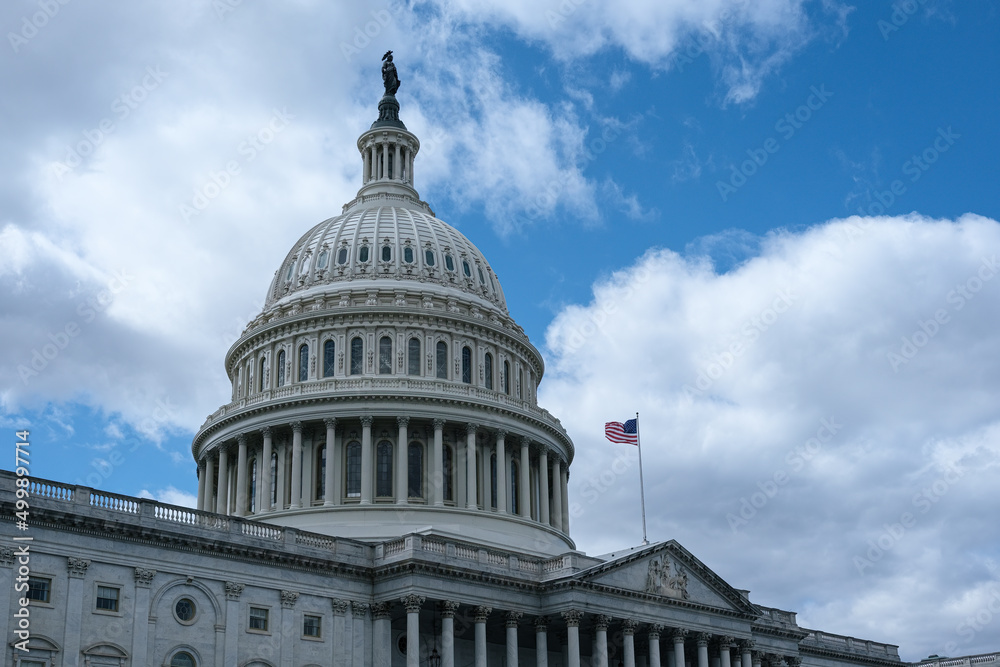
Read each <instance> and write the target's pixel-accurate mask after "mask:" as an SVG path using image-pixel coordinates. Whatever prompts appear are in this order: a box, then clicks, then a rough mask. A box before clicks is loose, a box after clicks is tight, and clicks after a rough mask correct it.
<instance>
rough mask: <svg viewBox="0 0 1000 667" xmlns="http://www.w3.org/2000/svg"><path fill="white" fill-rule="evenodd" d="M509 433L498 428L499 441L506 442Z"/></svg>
mask: <svg viewBox="0 0 1000 667" xmlns="http://www.w3.org/2000/svg"><path fill="white" fill-rule="evenodd" d="M508 433H510V431H508V430H507V429H505V428H498V429H497V440H506V438H507V434H508Z"/></svg>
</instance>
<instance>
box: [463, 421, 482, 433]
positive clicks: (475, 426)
mask: <svg viewBox="0 0 1000 667" xmlns="http://www.w3.org/2000/svg"><path fill="white" fill-rule="evenodd" d="M478 430H479V424H475V423H473V422H469V423H468V424H466V425H465V432H466V433H467V434H472V433H475V432H476V431H478Z"/></svg>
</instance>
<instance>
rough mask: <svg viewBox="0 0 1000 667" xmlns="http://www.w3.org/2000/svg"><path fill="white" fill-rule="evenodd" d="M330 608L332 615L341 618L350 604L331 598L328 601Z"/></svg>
mask: <svg viewBox="0 0 1000 667" xmlns="http://www.w3.org/2000/svg"><path fill="white" fill-rule="evenodd" d="M330 606H331V607H332V608H333V613H334V615H336V616H343V615H345V614H346V613H347V608H348V607H350V606H351V603H350V602H349V601H347V600H341V599H340V598H333V599H332V600H330Z"/></svg>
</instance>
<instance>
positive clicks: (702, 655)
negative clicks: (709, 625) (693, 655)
mask: <svg viewBox="0 0 1000 667" xmlns="http://www.w3.org/2000/svg"><path fill="white" fill-rule="evenodd" d="M710 638H711V635H709V634H708V633H707V632H699V633H698V634H697V635H695V643H696V644H697V645H698V667H708V640H709V639H710Z"/></svg>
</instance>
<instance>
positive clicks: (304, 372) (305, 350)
mask: <svg viewBox="0 0 1000 667" xmlns="http://www.w3.org/2000/svg"><path fill="white" fill-rule="evenodd" d="M308 379H309V346H308V345H302V346H300V347H299V382H305V381H306V380H308Z"/></svg>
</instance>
